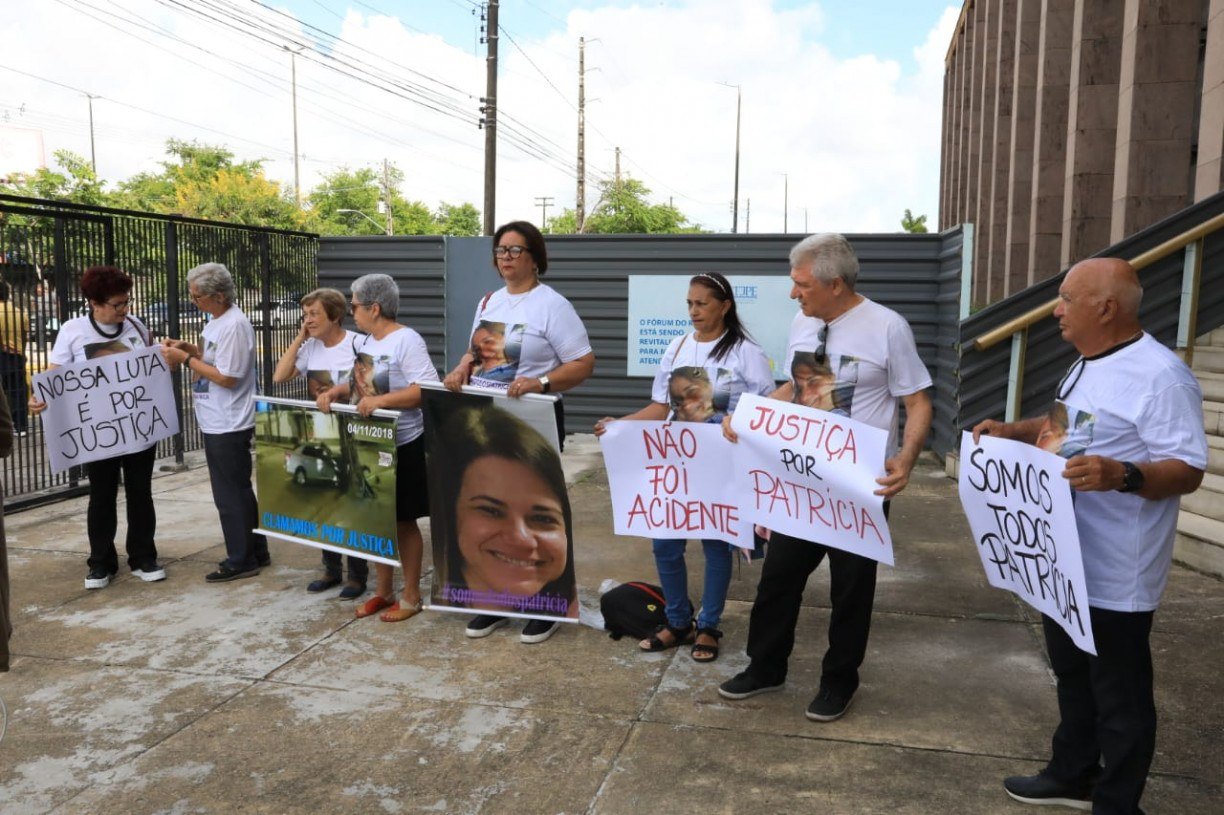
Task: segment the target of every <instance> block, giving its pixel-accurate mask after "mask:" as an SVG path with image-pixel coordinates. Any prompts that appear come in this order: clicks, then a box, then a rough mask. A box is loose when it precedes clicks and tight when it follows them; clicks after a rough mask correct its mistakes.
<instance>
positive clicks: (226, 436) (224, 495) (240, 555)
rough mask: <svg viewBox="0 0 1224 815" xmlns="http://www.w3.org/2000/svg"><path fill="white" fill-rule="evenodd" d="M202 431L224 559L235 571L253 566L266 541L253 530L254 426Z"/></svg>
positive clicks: (263, 554) (260, 557)
mask: <svg viewBox="0 0 1224 815" xmlns="http://www.w3.org/2000/svg"><path fill="white" fill-rule="evenodd" d="M202 435H203V436H204V458H205V460H206V461H207V462H208V479H209V481H211V482H212V493H213V503H214V504H215V505H216V507H217V514H218V515H219V516H220V518H221V534H222V535H223V536H224V538H225V563H226V565H227V566H229V567H230V568H231V569H234V570H236V571H246V570H248V569H254V568H255V567H256V566H257V565H259V562H260V561H261V560H262V561H266V560H267V559H268V541H267V540H265V539H264V536H263V535H260V534H257V533H256V532H255V531H254V530H255V527H256V526H258V525H259V509H258V506H257V505H256V503H255V491H254V490H253V489H251V439H252V438H253V437H254V436H255V429H254V428H250V429H248V430H238V431H236V432H233V433H204V434H202Z"/></svg>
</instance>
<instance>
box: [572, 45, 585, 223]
mask: <svg viewBox="0 0 1224 815" xmlns="http://www.w3.org/2000/svg"><path fill="white" fill-rule="evenodd" d="M574 216H575V221H576V222H577V227H576V230H577V231H578V233H579V234H581V233H582V228H583V225H584V224H585V223H586V38H585V37H579V38H578V198H577V201H576V203H575V205H574Z"/></svg>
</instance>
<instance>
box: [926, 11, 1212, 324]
mask: <svg viewBox="0 0 1224 815" xmlns="http://www.w3.org/2000/svg"><path fill="white" fill-rule="evenodd" d="M946 65H947V67H946V72H945V78H944V110H943V144H942V151H941V159H942V172H941V182H940V184H941V188H940V210H939V225H940V228H941V229H946V228H949V227H952V226H955V225H956V224H959V223H964V222H972V223H974V224H976V227H977V228H976V236H977V240H976V245H975V246H974V248H973V260H974V275H973V301H974V305H976V306H982V305H986V304H989V303H991V302H994V301H996V300H999V299H1001V298H1003V297H1006V296H1008V295H1009V294H1012V293H1014V292H1016V291H1019V290H1021V289H1024V288H1026V287H1027V286H1030V285H1032V284H1033V283H1035V282H1037V281H1040V280H1045V279H1047V278H1049V277H1052V276H1054V275H1056V274H1058V273H1059V272H1060V271H1062V270H1063V269H1065V268H1067V267H1068V266H1070V265H1071V264H1073V263H1075V262H1076V261H1078V260H1082V259H1083V258H1085V257H1088V256H1089V255H1092V254H1094V253H1096V252H1099V251H1100V250H1102V249H1104V248H1105V247H1107V246H1109V245H1110V244H1113V243H1116V242H1118V241H1119V240H1121V239H1122V238H1124V237H1126V236H1127V235H1130V234H1132V233H1134V232H1135V231H1137V230H1139V229H1142V228H1144V227H1146V226H1149V225H1151V224H1153V223H1155V222H1157V221H1159V220H1160V219H1162V218H1164V217H1166V216H1168V215H1170V214H1172V213H1174V212H1177V211H1178V210H1180V209H1182V208H1183V207H1185V206H1187V205H1189V204H1191V203H1193V202H1194V201H1198V200H1201V199H1203V198H1206V197H1207V196H1209V195H1212V194H1214V193H1216V192H1219V191H1220V190H1221V189H1224V0H1160V2H1151V1H1150V0H965V4H964V7H963V9H962V11H961V17H960V22H959V23H958V25H957V29H956V33H955V35H954V36H953V40H952V43H951V45H950V47H949V49H948V56H947V62H946Z"/></svg>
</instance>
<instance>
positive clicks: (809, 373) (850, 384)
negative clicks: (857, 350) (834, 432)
mask: <svg viewBox="0 0 1224 815" xmlns="http://www.w3.org/2000/svg"><path fill="white" fill-rule="evenodd" d="M835 360H836V361H835ZM834 367H836V372H834ZM791 384H792V385H793V386H794V393H795V396H794V401H795V403H796V404H800V405H806V406H807V407H813V408H817V409H819V410H827V411H829V412H830V413H836V414H838V415H839V416H849V415H850V410H851V408H852V407H853V404H854V386H855V385H856V384H858V358H857V357H851V356H839V357H832V356H828V355H826V354H816V353H813V352H811V351H796V352H795V356H794V359H792V360H791Z"/></svg>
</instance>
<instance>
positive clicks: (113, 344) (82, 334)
mask: <svg viewBox="0 0 1224 815" xmlns="http://www.w3.org/2000/svg"><path fill="white" fill-rule="evenodd" d="M101 327H102V328H103V329H104V330H106V331H107V333H106V334H103V333H101V332H99V331H98V330H97V329H95V328H94V325H93V323H92V322H90V319H89V318H88V317H73V318H72V319H71V320H69V321H68V322H66V323H64V325H63V326H62V327H61V328H60V331H59V334H57V335H56V337H55V345H54V346H53V347H52V348H51V353H50V355H49V356H48V357H47V361H48V362H50V363H52V364H53V365H67V364H68V363H69V362H84V361H85V360H87V359H93V358H94V357H96V356H101V355H103V354H115V353H124V352H127V351H139V350H140V349H142V348H148V347H149V346H150V344H151V343H150V341H149V329H148V328H147V327H145V324H144V323H142V322H141V321H140V320H138V319H136V318H135V317H128V318H127V319H126V320H124V321H123V324H122V330H121V331H120V332H119V334H118V336H113V334H114V331H115V330H116V329H118V328H119V326H118V325H102V326H101Z"/></svg>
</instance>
